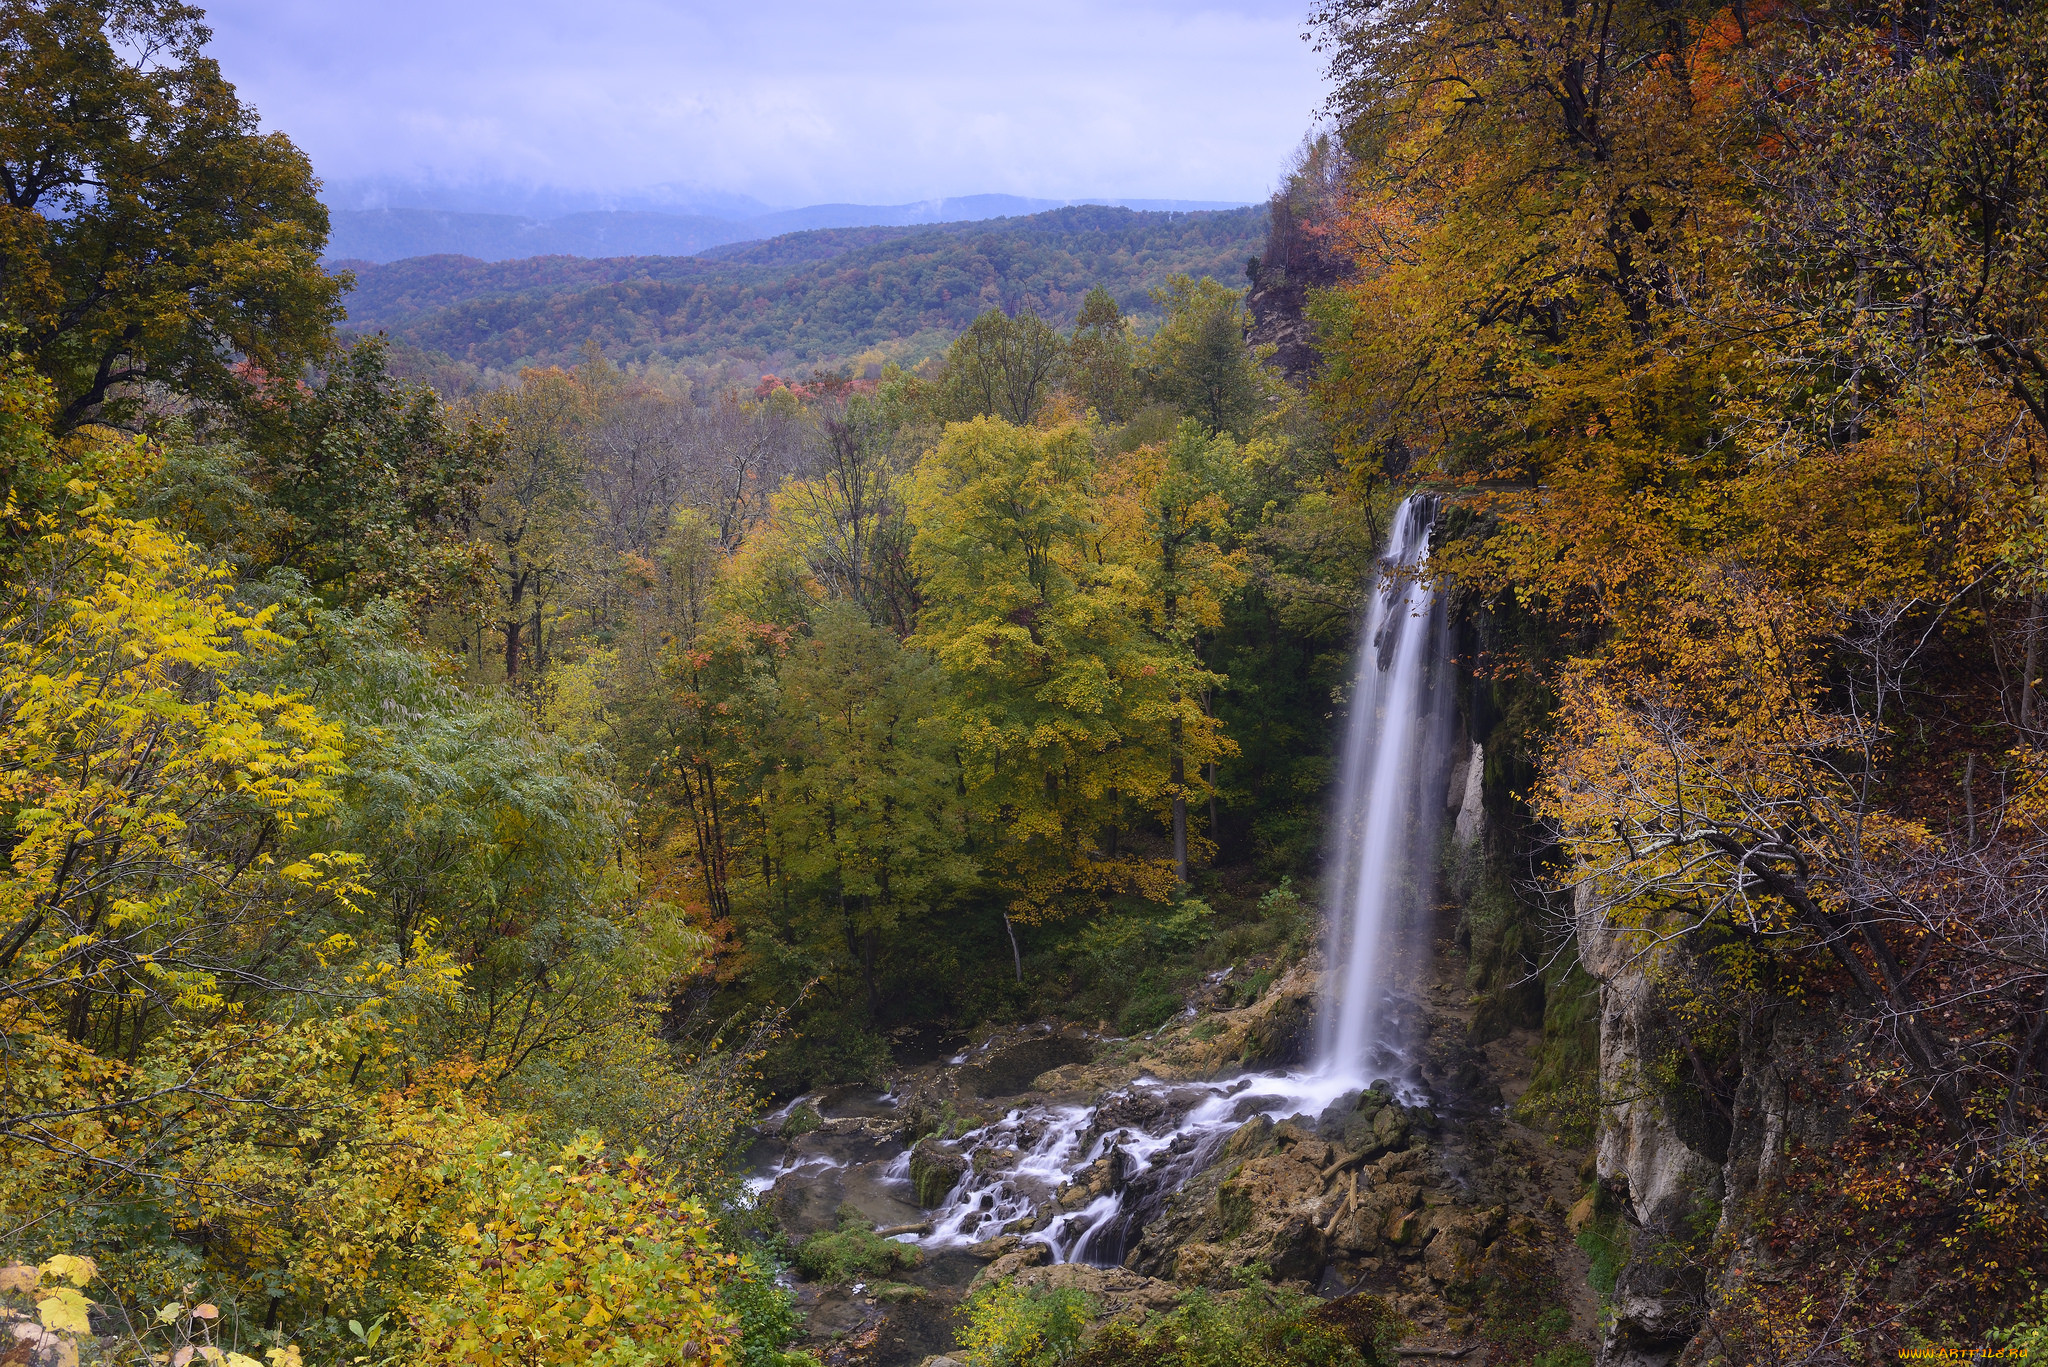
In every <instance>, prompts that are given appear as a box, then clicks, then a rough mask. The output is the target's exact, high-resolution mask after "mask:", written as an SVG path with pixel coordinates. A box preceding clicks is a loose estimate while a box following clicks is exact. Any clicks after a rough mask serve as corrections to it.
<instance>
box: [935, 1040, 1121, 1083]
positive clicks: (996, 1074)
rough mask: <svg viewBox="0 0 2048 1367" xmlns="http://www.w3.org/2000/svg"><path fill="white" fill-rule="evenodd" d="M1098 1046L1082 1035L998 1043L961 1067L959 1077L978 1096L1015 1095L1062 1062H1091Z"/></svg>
mask: <svg viewBox="0 0 2048 1367" xmlns="http://www.w3.org/2000/svg"><path fill="white" fill-rule="evenodd" d="M1094 1058H1095V1045H1094V1044H1093V1043H1091V1042H1090V1041H1089V1040H1088V1039H1086V1038H1085V1037H1083V1036H1080V1035H1073V1034H1048V1035H1040V1036H1035V1037H1033V1038H1029V1039H1022V1040H1018V1041H1017V1042H1016V1043H1014V1044H1005V1045H998V1046H996V1047H995V1048H993V1049H991V1050H989V1051H988V1053H987V1054H986V1055H984V1056H983V1057H981V1058H979V1059H977V1060H975V1061H974V1062H973V1063H970V1064H968V1065H967V1066H965V1067H963V1068H961V1069H960V1073H959V1077H960V1081H961V1083H962V1085H964V1086H966V1087H967V1088H968V1089H969V1090H971V1091H972V1092H973V1093H974V1094H975V1095H976V1096H979V1097H1004V1096H1016V1095H1017V1094H1019V1093H1020V1092H1026V1091H1029V1090H1030V1089H1031V1086H1032V1084H1033V1083H1034V1082H1036V1081H1037V1080H1038V1076H1039V1074H1041V1073H1045V1072H1049V1071H1050V1070H1052V1069H1054V1068H1058V1067H1060V1066H1061V1065H1063V1064H1069V1063H1089V1062H1092V1061H1093V1060H1094Z"/></svg>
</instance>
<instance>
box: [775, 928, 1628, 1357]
mask: <svg viewBox="0 0 2048 1367" xmlns="http://www.w3.org/2000/svg"><path fill="white" fill-rule="evenodd" d="M1440 948H1441V949H1442V950H1448V945H1441V946H1440ZM1450 957H1452V956H1449V955H1448V954H1447V953H1444V952H1439V953H1438V954H1437V955H1435V956H1434V958H1435V960H1436V962H1437V963H1438V964H1439V965H1442V964H1444V963H1445V962H1446V961H1447V960H1448V959H1449V958H1450ZM1319 971H1320V970H1319V965H1318V964H1317V963H1315V962H1314V961H1310V962H1307V963H1303V964H1299V965H1297V966H1295V967H1294V969H1293V970H1292V971H1291V972H1289V973H1287V974H1286V975H1285V976H1283V977H1281V978H1280V979H1279V980H1278V981H1276V982H1274V983H1273V985H1272V986H1271V987H1270V989H1269V990H1267V991H1266V992H1265V994H1264V995H1263V996H1262V997H1260V999H1259V1000H1258V1001H1257V1002H1255V1003H1253V1004H1251V1005H1248V1006H1244V1007H1240V1008H1236V1009H1230V1008H1229V1007H1227V1005H1226V1003H1227V1002H1228V1000H1229V994H1228V992H1227V991H1225V990H1222V989H1223V986H1224V985H1222V984H1218V985H1217V987H1216V990H1213V991H1211V992H1209V993H1208V994H1207V996H1206V999H1199V1000H1197V1001H1196V1002H1194V1003H1192V1004H1191V1005H1190V1007H1189V1009H1188V1011H1186V1012H1184V1013H1183V1015H1182V1016H1181V1017H1180V1018H1179V1019H1177V1020H1176V1021H1174V1022H1173V1023H1171V1024H1170V1025H1169V1026H1168V1027H1166V1028H1165V1029H1162V1030H1161V1031H1159V1032H1157V1033H1156V1034H1154V1035H1153V1036H1150V1037H1146V1038H1142V1039H1118V1038H1113V1037H1110V1036H1108V1035H1107V1034H1106V1033H1103V1032H1100V1031H1093V1030H1088V1029H1085V1028H1082V1027H1080V1026H1077V1025H1073V1024H1069V1023H1062V1022H1054V1021H1046V1022H1039V1023H1036V1024H1033V1025H1030V1026H1023V1027H1015V1028H1011V1029H1006V1030H1002V1031H998V1032H995V1033H993V1034H989V1035H987V1036H985V1037H982V1038H979V1039H976V1040H974V1041H971V1042H970V1041H966V1040H959V1041H955V1042H953V1043H954V1047H955V1048H956V1052H953V1053H951V1054H948V1055H946V1056H944V1057H934V1058H932V1059H930V1060H929V1061H925V1062H917V1063H909V1064H906V1065H904V1066H902V1067H900V1068H899V1069H898V1070H897V1071H895V1072H894V1073H893V1074H892V1075H891V1076H890V1077H889V1078H888V1079H887V1084H886V1085H887V1090H886V1091H884V1090H880V1089H861V1088H838V1089H833V1090H829V1091H826V1092H823V1093H821V1094H817V1095H814V1096H810V1097H805V1098H799V1099H798V1100H796V1101H794V1102H792V1103H790V1104H789V1105H786V1106H784V1107H783V1108H782V1109H781V1110H780V1111H779V1112H777V1113H776V1114H774V1115H772V1116H770V1117H769V1118H768V1119H767V1120H766V1121H765V1122H764V1123H763V1124H762V1126H761V1136H760V1139H759V1140H758V1141H757V1144H756V1147H755V1150H754V1152H753V1155H752V1157H753V1160H754V1163H755V1169H754V1171H755V1178H754V1182H755V1186H756V1189H757V1190H759V1191H761V1192H762V1193H763V1200H764V1202H765V1204H766V1206H767V1208H768V1209H769V1210H770V1211H771V1212H772V1214H773V1216H774V1218H775V1219H776V1220H777V1221H778V1222H779V1223H780V1224H781V1226H782V1228H783V1230H784V1231H785V1233H786V1234H787V1235H788V1237H789V1239H790V1241H791V1243H792V1244H793V1245H794V1244H797V1243H800V1242H801V1241H802V1240H803V1239H805V1238H806V1237H807V1236H810V1235H813V1234H816V1233H818V1232H819V1231H826V1230H831V1229H834V1228H838V1227H841V1226H842V1224H843V1223H845V1222H847V1221H852V1222H854V1223H855V1224H857V1225H858V1226H859V1227H861V1228H866V1227H867V1226H870V1225H871V1226H873V1227H874V1228H875V1229H876V1230H877V1231H878V1232H879V1233H880V1234H881V1235H882V1236H885V1237H889V1238H893V1239H896V1240H898V1241H900V1242H902V1243H904V1244H906V1245H912V1246H914V1247H915V1248H916V1249H917V1258H916V1264H915V1266H912V1267H908V1268H904V1269H900V1270H898V1271H897V1272H895V1273H892V1274H891V1275H890V1276H889V1277H887V1278H879V1277H878V1278H871V1279H868V1280H860V1279H851V1280H847V1281H843V1282H840V1283H838V1284H832V1283H814V1282H803V1281H798V1282H796V1283H794V1284H795V1286H796V1289H797V1293H798V1296H799V1300H800V1303H801V1304H802V1306H803V1308H804V1309H805V1311H806V1312H807V1315H808V1331H809V1335H810V1343H809V1346H810V1347H811V1348H812V1349H814V1350H815V1351H817V1352H819V1353H820V1354H821V1355H822V1356H823V1357H824V1359H825V1360H826V1361H827V1362H828V1363H832V1364H848V1365H849V1367H850V1365H851V1364H862V1367H896V1365H897V1364H917V1363H920V1362H923V1361H924V1360H925V1359H926V1358H928V1357H933V1356H936V1355H944V1354H946V1353H947V1352H948V1350H949V1349H950V1348H951V1347H952V1345H953V1342H954V1332H955V1330H956V1328H957V1325H958V1322H959V1307H960V1304H961V1302H962V1301H963V1300H964V1299H965V1297H966V1296H967V1295H968V1294H969V1293H970V1292H971V1291H972V1289H973V1288H974V1287H975V1286H976V1285H977V1284H978V1283H980V1282H982V1281H985V1280H987V1279H991V1278H999V1277H1005V1276H1014V1277H1017V1278H1019V1279H1021V1280H1022V1281H1024V1282H1025V1283H1026V1284H1031V1283H1047V1284H1054V1285H1070V1286H1075V1287H1078V1288H1080V1289H1082V1290H1084V1291H1086V1292H1088V1293H1089V1294H1090V1295H1092V1296H1094V1297H1095V1298H1096V1299H1097V1300H1098V1302H1099V1303H1100V1305H1101V1308H1102V1310H1103V1312H1104V1313H1116V1312H1121V1311H1126V1310H1131V1309H1141V1310H1149V1309H1164V1308H1169V1307H1171V1306H1172V1304H1173V1303H1174V1301H1175V1298H1176V1297H1177V1296H1179V1295H1180V1294H1181V1292H1182V1291H1183V1290H1184V1289H1186V1288H1189V1287H1195V1286H1204V1287H1212V1288H1217V1289H1220V1290H1227V1289H1229V1288H1232V1287H1235V1286H1238V1285H1240V1284H1241V1278H1242V1275H1243V1271H1242V1270H1243V1269H1247V1268H1251V1267H1255V1266H1256V1267H1262V1268H1264V1269H1265V1270H1266V1273H1265V1274H1266V1275H1268V1276H1270V1277H1271V1278H1272V1279H1273V1280H1274V1281H1277V1282H1282V1283H1286V1284H1291V1285H1294V1286H1296V1287H1298V1288H1300V1289H1304V1290H1310V1291H1313V1292H1314V1293H1316V1294H1319V1295H1322V1296H1337V1295H1342V1294H1345V1293H1346V1292H1349V1291H1354V1290H1356V1291H1366V1292H1370V1293H1373V1294H1377V1295H1380V1296H1383V1297H1385V1298H1386V1299H1387V1300H1388V1301H1389V1303H1390V1304H1392V1305H1393V1306H1394V1308H1395V1309H1396V1310H1397V1311H1398V1312H1399V1314H1400V1315H1401V1316H1402V1317H1403V1319H1404V1320H1405V1321H1406V1323H1407V1332H1406V1335H1405V1338H1404V1341H1403V1346H1402V1353H1403V1355H1404V1356H1409V1357H1414V1358H1417V1359H1422V1358H1464V1357H1467V1356H1470V1357H1472V1359H1473V1360H1474V1361H1479V1360H1484V1359H1485V1358H1486V1357H1487V1356H1488V1354H1487V1352H1486V1351H1485V1350H1486V1349H1487V1348H1488V1347H1489V1345H1490V1343H1493V1342H1495V1341H1498V1340H1499V1338H1500V1337H1501V1335H1502V1334H1504V1333H1507V1334H1512V1333H1513V1332H1515V1331H1516V1328H1517V1326H1515V1325H1512V1324H1502V1323H1500V1322H1499V1321H1500V1320H1501V1319H1502V1317H1503V1316H1504V1315H1506V1314H1514V1315H1525V1314H1531V1313H1535V1311H1536V1309H1540V1308H1542V1307H1544V1306H1548V1307H1551V1308H1550V1310H1549V1313H1550V1314H1551V1316H1552V1318H1553V1320H1558V1321H1559V1322H1560V1323H1561V1316H1563V1315H1564V1314H1567V1313H1568V1314H1569V1318H1570V1327H1569V1329H1568V1331H1566V1332H1565V1338H1567V1339H1568V1340H1570V1341H1575V1342H1577V1343H1580V1344H1584V1345H1586V1346H1588V1347H1590V1346H1591V1345H1592V1343H1593V1341H1594V1336H1595V1330H1596V1324H1595V1318H1596V1304H1595V1298H1594V1296H1593V1293H1592V1291H1591V1289H1590V1287H1589V1286H1588V1284H1587V1277H1586V1271H1587V1259H1586V1256H1585V1255H1584V1254H1583V1253H1582V1252H1581V1251H1580V1250H1579V1248H1578V1247H1577V1245H1576V1244H1575V1242H1574V1240H1573V1237H1572V1236H1573V1232H1574V1230H1575V1229H1576V1227H1577V1226H1578V1225H1579V1224H1580V1223H1582V1222H1583V1220H1584V1219H1585V1217H1586V1214H1587V1212H1588V1210H1589V1205H1588V1203H1587V1202H1585V1201H1584V1200H1580V1199H1578V1197H1579V1193H1580V1192H1581V1191H1582V1190H1583V1189H1584V1187H1585V1180H1584V1179H1585V1174H1586V1172H1587V1171H1588V1168H1587V1166H1586V1165H1587V1156H1586V1155H1585V1154H1584V1153H1583V1152H1579V1151H1572V1150H1566V1149H1562V1148H1559V1147H1558V1146H1556V1145H1554V1144H1553V1143H1551V1142H1550V1141H1549V1139H1547V1138H1546V1137H1545V1136H1543V1135H1541V1134H1539V1133H1537V1132H1536V1131H1534V1130H1532V1129H1529V1128H1527V1127H1526V1126H1523V1125H1521V1124H1519V1123H1517V1122H1516V1121H1515V1120H1513V1119H1512V1118H1510V1116H1509V1114H1508V1109H1507V1103H1509V1102H1512V1100H1513V1099H1514V1098H1515V1097H1516V1096H1517V1095H1519V1093H1520V1091H1521V1089H1522V1088H1523V1087H1525V1086H1526V1085H1527V1079H1528V1076H1529V1071H1530V1054H1531V1051H1532V1049H1533V1046H1534V1038H1533V1036H1532V1035H1530V1034H1529V1033H1528V1032H1522V1033H1520V1034H1517V1035H1512V1036H1509V1037H1508V1038H1505V1039H1499V1040H1495V1041H1492V1042H1491V1043H1489V1044H1487V1045H1486V1046H1484V1047H1477V1046H1474V1045H1473V1044H1471V1043H1469V1030H1468V1026H1469V1020H1468V1018H1467V1014H1468V1013H1467V1012H1466V1010H1465V1009H1464V1008H1463V1000H1464V997H1465V994H1464V993H1463V991H1462V990H1461V989H1460V987H1459V985H1458V984H1457V983H1456V982H1455V981H1454V980H1452V977H1451V976H1450V975H1448V974H1447V973H1445V972H1435V973H1432V974H1430V975H1428V980H1427V981H1426V983H1425V985H1424V986H1423V987H1422V990H1421V991H1420V992H1418V993H1417V994H1415V995H1414V996H1413V997H1411V998H1408V999H1407V1000H1406V1001H1405V1002H1404V1007H1405V1009H1407V1010H1408V1011H1410V1012H1412V1013H1413V1017H1412V1025H1413V1027H1414V1028H1412V1029H1411V1030H1410V1031H1409V1034H1410V1036H1411V1037H1413V1038H1418V1039H1421V1040H1423V1041H1424V1043H1423V1044H1422V1045H1421V1046H1420V1047H1419V1048H1418V1050H1417V1053H1416V1056H1415V1057H1414V1058H1412V1059H1409V1060H1400V1059H1393V1058H1382V1059H1380V1060H1378V1061H1377V1063H1378V1067H1377V1068H1376V1070H1375V1071H1380V1072H1385V1073H1388V1074H1390V1075H1391V1076H1389V1077H1388V1078H1387V1079H1386V1080H1382V1081H1379V1082H1376V1083H1375V1084H1374V1085H1373V1086H1371V1087H1366V1088H1361V1087H1359V1086H1357V1085H1356V1083H1355V1082H1352V1083H1350V1084H1348V1085H1347V1084H1346V1083H1345V1082H1343V1081H1342V1080H1338V1079H1332V1078H1329V1077H1324V1076H1319V1075H1317V1074H1315V1073H1313V1072H1311V1071H1309V1070H1308V1069H1307V1068H1306V1067H1305V1065H1304V1063H1303V1060H1304V1058H1305V1057H1306V1054H1307V1041H1308V1039H1309V1038H1310V1030H1311V1027H1312V1023H1313V1022H1312V1017H1313V1014H1314V1010H1315V1002H1316V987H1317V983H1318V981H1319ZM1521 1327H1522V1328H1524V1329H1526V1325H1524V1326H1521Z"/></svg>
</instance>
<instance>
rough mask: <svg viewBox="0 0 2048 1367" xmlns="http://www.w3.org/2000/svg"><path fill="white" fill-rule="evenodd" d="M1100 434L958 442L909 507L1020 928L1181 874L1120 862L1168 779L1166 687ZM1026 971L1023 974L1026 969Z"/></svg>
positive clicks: (978, 435) (1023, 434) (1130, 858)
mask: <svg viewBox="0 0 2048 1367" xmlns="http://www.w3.org/2000/svg"><path fill="white" fill-rule="evenodd" d="M1094 488H1095V480H1094V471H1093V460H1092V451H1091V449H1090V442H1089V439H1088V433H1087V431H1086V430H1085V429H1083V428H1080V427H1077V426H1074V425H1071V424H1069V425H1066V426H1063V427H1059V428H1055V429H1052V430H1050V431H1046V432H1039V431H1035V430H1032V429H1028V428H1019V427H1013V426H1011V425H1010V424H1008V423H1005V422H1001V421H998V420H994V419H988V418H982V419H977V420H976V421H974V422H971V423H963V424H959V425H956V426H954V427H951V428H949V429H948V430H947V433H946V436H945V438H944V439H943V440H942V441H941V442H940V443H939V444H938V446H937V447H936V448H935V449H934V450H933V451H932V452H931V453H930V454H929V455H928V456H927V457H926V458H925V460H924V461H923V462H922V463H921V464H920V465H919V467H918V471H917V477H916V481H915V484H914V486H913V491H912V494H911V500H910V506H911V519H912V523H913V525H914V527H915V529H916V532H915V539H914V540H913V542H912V544H911V558H912V563H913V564H914V565H915V566H916V568H917V570H918V573H919V575H920V577H921V579H922V581H923V583H924V586H925V592H926V595H927V602H926V606H925V609H924V612H923V614H922V615H921V616H920V618H919V624H918V632H917V634H916V635H915V636H913V637H912V638H911V643H912V644H913V645H916V646H919V647H921V648H923V649H926V650H928V651H930V652H931V654H932V656H933V657H934V658H935V659H936V660H937V661H938V662H939V665H940V667H941V668H942V669H943V670H944V672H945V675H946V678H947V680H948V683H949V686H950V695H949V708H950V711H951V715H952V718H953V722H952V724H953V726H954V728H955V733H956V735H957V736H958V742H957V743H958V745H959V747H960V755H961V763H962V767H963V769H964V770H965V773H966V777H967V787H968V794H969V798H970V800H971V801H972V803H973V804H974V810H975V815H976V826H975V830H976V831H977V833H978V834H977V841H978V844H977V849H976V852H977V854H978V855H979V856H980V857H981V858H982V859H983V860H984V861H985V862H986V863H987V864H988V865H989V866H990V867H991V868H994V869H998V870H1001V872H1000V874H999V876H1000V877H1001V878H1002V879H1003V881H1004V883H1005V885H1006V887H1007V888H1008V890H1009V892H1010V903H1009V907H1008V909H1007V911H1006V912H1005V916H1006V919H1007V918H1008V917H1012V916H1014V917H1018V918H1021V919H1023V920H1026V921H1033V920H1043V919H1050V918H1054V917H1058V916H1061V915H1064V914H1067V913H1069V912H1071V911H1073V910H1077V909H1080V908H1081V907H1084V906H1086V905H1087V904H1088V903H1090V902H1092V901H1094V900H1096V899H1099V898H1100V897H1102V896H1103V895H1105V894H1108V893H1112V892H1125V893H1135V894H1139V895H1142V896H1150V897H1160V896H1164V895H1165V894H1166V892H1167V891H1168V890H1169V888H1170V887H1171V884H1172V877H1173V874H1172V866H1171V864H1170V862H1166V861H1159V860H1155V859H1148V858H1144V857H1141V856H1137V855H1134V854H1132V853H1130V852H1128V851H1125V850H1122V849H1119V848H1118V847H1117V844H1116V835H1117V832H1118V831H1119V829H1120V828H1121V827H1122V826H1123V824H1124V817H1123V811H1122V809H1123V805H1124V803H1126V802H1130V801H1137V802H1141V803H1149V802H1150V801H1152V800H1153V799H1155V798H1157V797H1158V796H1159V795H1160V794H1161V792H1162V790H1163V788H1164V783H1163V779H1164V774H1163V773H1160V772H1155V771H1154V770H1153V769H1152V767H1151V765H1150V764H1149V763H1148V761H1149V760H1150V759H1151V758H1153V757H1156V756H1157V755H1158V754H1160V753H1161V747H1160V746H1159V745H1158V744H1157V741H1156V738H1155V733H1163V732H1164V731H1165V729H1166V727H1165V725H1164V724H1163V723H1164V722H1165V720H1166V717H1165V716H1164V714H1163V709H1155V708H1152V707H1150V706H1148V703H1150V702H1151V701H1153V700H1154V699H1156V698H1158V697H1159V696H1161V695H1163V693H1164V691H1165V688H1166V685H1167V682H1168V681H1167V680H1166V678H1165V677H1163V676H1162V674H1161V671H1160V668H1159V661H1158V660H1157V659H1156V658H1155V657H1154V651H1153V648H1152V642H1151V640H1150V639H1149V638H1148V637H1147V635H1146V633H1145V632H1144V630H1143V628H1142V625H1141V623H1140V622H1139V620H1138V617H1137V613H1136V611H1135V606H1136V604H1135V600H1136V599H1137V598H1138V596H1139V594H1140V592H1141V590H1140V587H1139V583H1138V575H1137V572H1136V571H1135V570H1134V569H1131V568H1129V567H1126V566H1122V565H1118V564H1116V563H1114V562H1106V561H1105V560H1104V559H1103V558H1101V557H1099V556H1098V555H1097V553H1096V548H1095V543H1096V540H1097V538H1098V537H1099V535H1100V530H1099V527H1098V523H1097V517H1096V512H1095V508H1094V506H1093V494H1094ZM1020 972H1021V969H1020Z"/></svg>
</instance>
